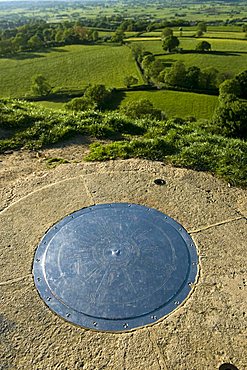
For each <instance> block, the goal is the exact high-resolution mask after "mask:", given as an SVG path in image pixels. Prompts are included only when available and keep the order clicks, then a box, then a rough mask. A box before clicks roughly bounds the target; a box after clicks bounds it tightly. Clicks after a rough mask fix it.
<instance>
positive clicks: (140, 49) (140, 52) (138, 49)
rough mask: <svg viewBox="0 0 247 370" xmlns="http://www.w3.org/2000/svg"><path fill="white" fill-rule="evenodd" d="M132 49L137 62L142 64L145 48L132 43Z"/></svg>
mask: <svg viewBox="0 0 247 370" xmlns="http://www.w3.org/2000/svg"><path fill="white" fill-rule="evenodd" d="M130 48H131V51H132V55H133V57H134V58H135V60H138V62H141V59H142V56H143V53H144V46H143V45H142V44H138V43H135V42H133V43H131V47H130Z"/></svg>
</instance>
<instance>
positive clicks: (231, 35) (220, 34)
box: [141, 29, 246, 40]
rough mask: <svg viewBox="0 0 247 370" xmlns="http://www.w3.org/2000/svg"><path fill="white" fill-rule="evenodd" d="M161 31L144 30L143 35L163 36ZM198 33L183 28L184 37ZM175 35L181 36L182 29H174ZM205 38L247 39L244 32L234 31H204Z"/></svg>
mask: <svg viewBox="0 0 247 370" xmlns="http://www.w3.org/2000/svg"><path fill="white" fill-rule="evenodd" d="M161 34H162V32H161V31H152V32H143V33H142V34H141V37H155V38H158V37H161ZM195 34H196V29H194V30H192V29H189V30H188V29H183V31H182V37H193V36H194V35H195ZM173 35H174V36H177V37H179V36H180V31H179V30H177V29H174V30H173ZM204 37H205V38H216V39H217V38H219V39H229V40H231V39H239V40H246V35H245V33H244V32H232V31H207V32H205V33H204Z"/></svg>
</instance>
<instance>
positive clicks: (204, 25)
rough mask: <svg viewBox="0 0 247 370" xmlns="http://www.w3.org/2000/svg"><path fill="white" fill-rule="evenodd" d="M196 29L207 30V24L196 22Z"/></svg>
mask: <svg viewBox="0 0 247 370" xmlns="http://www.w3.org/2000/svg"><path fill="white" fill-rule="evenodd" d="M197 31H201V32H207V25H206V23H205V22H199V23H198V24H197Z"/></svg>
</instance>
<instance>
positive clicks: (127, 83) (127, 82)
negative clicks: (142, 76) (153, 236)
mask: <svg viewBox="0 0 247 370" xmlns="http://www.w3.org/2000/svg"><path fill="white" fill-rule="evenodd" d="M137 83H138V78H136V77H134V76H126V77H124V85H125V86H126V87H127V88H129V87H130V86H131V85H136V84H137Z"/></svg>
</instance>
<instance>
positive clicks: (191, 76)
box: [185, 66, 201, 89]
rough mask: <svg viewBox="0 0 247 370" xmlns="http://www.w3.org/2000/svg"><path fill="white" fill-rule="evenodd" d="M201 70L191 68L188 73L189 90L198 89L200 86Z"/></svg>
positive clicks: (187, 85)
mask: <svg viewBox="0 0 247 370" xmlns="http://www.w3.org/2000/svg"><path fill="white" fill-rule="evenodd" d="M200 76H201V70H200V68H199V67H196V66H191V67H189V68H188V70H187V72H186V78H185V84H186V87H188V88H189V89H198V88H199V84H200Z"/></svg>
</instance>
